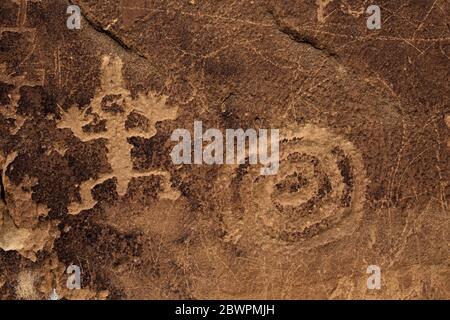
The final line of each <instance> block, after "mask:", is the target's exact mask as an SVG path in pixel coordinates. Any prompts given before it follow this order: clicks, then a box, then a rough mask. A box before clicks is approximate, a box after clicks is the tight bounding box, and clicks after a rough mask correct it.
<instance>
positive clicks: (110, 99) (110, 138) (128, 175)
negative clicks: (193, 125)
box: [57, 56, 177, 214]
mask: <svg viewBox="0 0 450 320" xmlns="http://www.w3.org/2000/svg"><path fill="white" fill-rule="evenodd" d="M122 65H123V63H122V60H121V59H120V58H119V57H110V56H104V57H103V61H102V66H101V69H102V76H101V88H100V89H99V90H98V92H97V94H96V96H95V97H94V99H93V101H92V103H91V105H90V107H89V108H88V109H86V110H80V109H78V108H76V107H72V108H70V109H69V110H68V111H67V112H64V113H63V115H62V119H61V121H60V122H59V123H58V125H57V127H58V128H60V129H65V128H67V129H70V130H71V131H72V132H73V134H74V135H75V136H76V137H78V138H79V139H80V140H81V141H83V142H87V141H91V140H95V139H105V140H106V141H107V148H108V155H107V157H108V162H109V164H110V165H111V172H110V173H107V174H102V175H100V176H99V177H98V178H97V179H90V180H88V181H85V182H83V183H82V184H81V185H80V195H81V199H82V201H81V202H80V203H78V202H75V203H71V204H70V206H69V212H70V213H71V214H77V213H79V212H81V211H83V210H87V209H90V208H92V207H93V206H94V205H95V203H96V201H95V200H94V199H93V198H92V194H91V190H92V188H94V187H95V186H96V185H99V184H101V183H103V182H105V181H106V180H108V179H112V178H115V179H116V180H117V185H116V187H117V193H118V194H119V196H123V195H125V194H126V192H127V188H128V183H129V182H130V180H131V179H132V178H135V177H143V176H151V175H162V176H163V177H164V178H165V179H166V183H165V186H164V187H165V188H166V189H165V192H163V193H162V194H161V197H167V198H174V199H176V198H177V193H176V192H175V191H172V190H170V187H169V186H168V182H167V181H168V175H167V173H165V172H163V171H161V170H151V171H146V172H140V171H136V170H134V169H133V163H132V160H131V155H130V152H131V148H132V147H131V145H130V144H129V143H128V140H127V139H128V138H130V137H142V138H145V139H149V138H151V137H153V136H154V135H155V134H156V128H155V124H156V122H158V121H163V120H172V119H176V117H177V109H176V108H168V107H166V104H165V103H166V97H157V96H156V95H155V94H154V93H151V92H149V93H148V94H146V95H139V96H138V97H137V98H136V99H133V98H132V97H131V93H130V91H128V90H127V89H125V84H124V81H123V77H122ZM132 117H140V118H141V119H144V121H143V123H144V124H142V123H141V124H138V125H137V126H129V125H127V124H128V122H129V121H130V119H132ZM99 122H101V123H102V124H103V125H104V126H103V127H101V128H100V129H94V130H93V131H94V132H92V130H88V128H89V126H90V125H92V126H93V127H94V128H95V126H96V125H97V124H98V123H99Z"/></svg>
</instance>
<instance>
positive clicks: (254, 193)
mask: <svg viewBox="0 0 450 320" xmlns="http://www.w3.org/2000/svg"><path fill="white" fill-rule="evenodd" d="M232 170H233V172H226V173H225V175H224V176H223V178H224V179H225V177H226V176H227V175H230V174H231V177H232V178H231V180H230V188H229V189H230V190H231V191H230V193H229V196H230V197H231V199H230V203H233V205H232V206H231V207H229V208H228V210H227V211H225V212H224V213H223V221H224V224H225V229H226V233H227V236H226V240H227V241H230V242H233V243H235V244H243V245H244V246H245V245H246V244H248V245H249V246H253V244H255V243H256V244H257V245H258V248H260V249H262V250H270V251H272V252H274V251H277V249H278V250H279V251H280V252H285V253H286V252H289V253H294V252H295V251H296V250H298V249H308V248H312V247H315V246H318V245H322V244H326V243H328V242H331V241H334V240H337V239H339V238H342V237H344V236H346V235H348V234H350V233H351V232H352V231H354V229H355V228H356V227H357V226H358V221H359V220H360V218H361V215H362V209H363V204H364V193H365V188H366V177H365V172H364V166H363V162H362V158H361V156H360V154H359V153H358V151H357V150H356V148H355V147H354V146H353V144H352V143H351V142H349V141H346V140H345V139H344V138H342V137H340V136H337V135H334V134H333V133H331V132H330V131H329V130H327V129H324V128H319V127H316V126H313V125H307V126H305V127H302V128H299V129H297V130H292V131H285V132H284V135H283V136H282V137H281V138H280V169H279V174H278V175H275V176H261V175H260V174H259V169H258V168H256V167H250V166H247V167H246V166H241V167H239V168H236V167H234V168H233V169H232Z"/></svg>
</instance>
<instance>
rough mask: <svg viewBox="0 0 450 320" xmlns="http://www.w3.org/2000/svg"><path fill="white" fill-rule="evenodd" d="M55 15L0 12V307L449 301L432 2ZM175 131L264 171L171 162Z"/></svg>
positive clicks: (185, 5) (444, 71) (145, 0)
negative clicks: (252, 139) (227, 149)
mask: <svg viewBox="0 0 450 320" xmlns="http://www.w3.org/2000/svg"><path fill="white" fill-rule="evenodd" d="M77 4H78V5H79V7H80V9H81V13H82V17H81V29H79V30H78V29H75V30H69V29H68V28H67V25H66V20H67V19H68V17H69V15H67V14H66V11H67V7H68V6H69V5H71V3H70V2H69V1H63V0H49V1H40V0H20V1H19V0H2V1H1V3H0V133H1V134H0V165H1V166H0V172H1V187H2V188H1V203H0V298H1V299H48V298H49V297H50V295H51V294H52V292H53V290H54V289H55V290H56V292H57V293H58V296H59V297H61V298H66V299H206V298H208V299H223V298H228V299H238V298H244V299H302V298H307V299H319V298H322V299H323V298H328V299H337V298H341V299H342V298H345V299H374V298H376V299H378V298H393V299H448V298H450V287H449V281H448V279H449V276H450V270H449V262H450V260H449V255H448V252H449V251H448V244H449V240H450V239H449V213H450V211H449V210H450V209H449V200H450V95H449V92H450V81H449V79H450V28H449V16H450V4H449V2H448V1H445V0H442V1H440V0H437V1H406V0H405V1H382V0H380V1H379V3H377V4H378V5H379V6H380V7H381V12H382V27H381V29H379V30H369V29H368V28H367V25H366V20H367V14H366V9H367V3H366V1H362V0H355V1H336V0H317V1H312V0H311V1H297V0H287V1H274V0H261V1H231V0H230V1H228V0H225V1H200V0H195V1H194V0H191V1H189V0H183V1H162V0H154V1H150V0H133V1H110V0H95V1H94V0H80V1H78V3H77ZM194 121H202V122H203V124H204V126H205V127H206V126H207V127H208V128H217V129H218V130H220V131H222V132H225V130H226V129H238V128H243V129H244V130H245V129H248V128H253V129H256V130H258V129H267V128H271V129H278V130H279V132H280V139H279V148H280V155H279V156H280V161H279V164H280V167H279V170H278V173H277V174H276V175H267V176H264V175H261V171H260V169H261V166H260V165H250V164H248V163H245V164H236V165H219V164H215V165H207V164H202V165H199V164H192V165H178V164H174V162H173V161H172V158H171V155H170V154H171V151H172V149H173V147H174V145H175V144H176V143H175V142H174V141H172V139H171V135H172V132H173V131H174V130H176V129H178V128H186V129H187V130H190V131H192V127H193V123H194ZM70 265H76V266H79V267H80V269H81V289H79V290H70V289H69V288H67V285H66V284H67V277H68V275H67V273H66V269H67V267H69V266H70ZM369 265H377V266H379V267H380V269H381V272H382V286H381V289H379V290H370V289H368V288H367V285H366V281H367V277H368V276H369V275H368V274H367V273H366V270H367V267H368V266H369Z"/></svg>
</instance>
